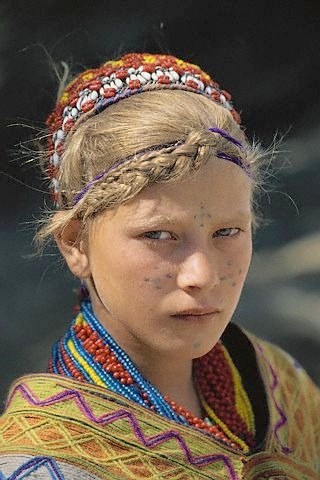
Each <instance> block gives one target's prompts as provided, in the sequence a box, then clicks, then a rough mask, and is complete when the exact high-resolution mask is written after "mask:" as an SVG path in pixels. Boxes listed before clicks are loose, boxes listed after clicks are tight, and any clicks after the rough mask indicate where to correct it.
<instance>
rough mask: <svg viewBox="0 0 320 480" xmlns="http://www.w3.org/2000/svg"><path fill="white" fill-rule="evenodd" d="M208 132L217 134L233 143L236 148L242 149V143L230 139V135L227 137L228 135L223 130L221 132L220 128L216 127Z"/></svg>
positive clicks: (232, 138)
mask: <svg viewBox="0 0 320 480" xmlns="http://www.w3.org/2000/svg"><path fill="white" fill-rule="evenodd" d="M208 130H210V132H213V133H218V134H219V135H221V137H223V138H225V139H226V140H228V141H229V142H231V143H233V144H234V145H236V146H237V147H240V148H243V145H242V143H241V142H239V140H237V139H236V138H234V137H231V135H229V133H228V132H226V131H225V130H222V129H221V128H218V127H211V128H209V129H208Z"/></svg>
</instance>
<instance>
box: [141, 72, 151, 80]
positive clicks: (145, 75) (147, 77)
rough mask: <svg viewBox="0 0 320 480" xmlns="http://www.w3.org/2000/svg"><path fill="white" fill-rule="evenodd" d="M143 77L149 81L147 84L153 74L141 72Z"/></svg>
mask: <svg viewBox="0 0 320 480" xmlns="http://www.w3.org/2000/svg"><path fill="white" fill-rule="evenodd" d="M141 76H142V77H143V78H145V79H146V80H147V82H148V81H149V80H150V78H151V74H150V73H149V72H141Z"/></svg>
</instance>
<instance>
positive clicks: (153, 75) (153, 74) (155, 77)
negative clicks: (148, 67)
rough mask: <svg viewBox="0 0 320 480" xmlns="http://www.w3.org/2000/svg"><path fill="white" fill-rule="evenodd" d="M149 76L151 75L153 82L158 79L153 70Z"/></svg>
mask: <svg viewBox="0 0 320 480" xmlns="http://www.w3.org/2000/svg"><path fill="white" fill-rule="evenodd" d="M151 77H152V80H154V81H155V82H156V81H157V80H158V75H157V74H156V73H155V72H153V73H152V74H151Z"/></svg>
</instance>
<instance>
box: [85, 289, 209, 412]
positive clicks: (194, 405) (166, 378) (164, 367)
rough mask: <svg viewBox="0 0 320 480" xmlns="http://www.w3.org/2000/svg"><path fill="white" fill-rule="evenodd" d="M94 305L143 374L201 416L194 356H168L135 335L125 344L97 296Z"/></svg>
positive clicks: (175, 399) (104, 324) (173, 398)
mask: <svg viewBox="0 0 320 480" xmlns="http://www.w3.org/2000/svg"><path fill="white" fill-rule="evenodd" d="M92 306H93V310H94V312H95V314H96V316H97V318H99V321H100V322H101V324H102V325H103V326H104V328H105V329H106V330H107V331H108V332H109V333H110V335H112V336H113V338H114V339H115V340H116V341H117V343H119V345H120V347H121V348H122V349H123V350H124V351H125V352H126V354H127V355H128V356H129V357H130V359H131V361H132V362H133V363H134V364H135V366H136V367H137V368H138V370H139V372H140V374H141V375H143V377H144V378H145V379H147V380H148V381H149V382H151V384H152V385H154V386H155V387H156V388H157V389H158V391H159V392H160V393H161V394H162V395H163V396H167V397H168V398H169V399H170V400H172V401H174V402H175V403H176V404H177V405H181V406H183V407H184V408H186V409H187V410H188V411H189V412H191V413H192V414H194V415H196V416H197V417H201V404H200V401H199V398H198V394H197V391H196V388H195V386H194V382H193V375H192V359H191V358H183V357H181V355H179V354H178V355H172V356H169V355H168V352H155V351H154V350H152V351H150V349H148V347H147V346H146V345H144V346H141V344H140V343H138V342H137V340H136V339H135V338H132V339H131V340H130V342H129V343H128V342H125V343H123V341H121V338H122V335H121V334H119V335H118V333H119V332H118V331H117V327H116V325H114V323H112V322H111V324H110V322H109V321H108V318H106V315H105V309H104V307H103V305H102V302H101V301H96V298H95V296H93V298H92ZM122 340H123V338H122Z"/></svg>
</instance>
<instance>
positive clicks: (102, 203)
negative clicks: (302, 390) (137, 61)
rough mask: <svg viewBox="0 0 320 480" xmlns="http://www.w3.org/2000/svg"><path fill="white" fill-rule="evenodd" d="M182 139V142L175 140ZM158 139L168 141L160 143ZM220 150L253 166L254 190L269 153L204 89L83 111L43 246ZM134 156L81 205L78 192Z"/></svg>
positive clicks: (148, 95)
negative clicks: (201, 92) (93, 113)
mask: <svg viewBox="0 0 320 480" xmlns="http://www.w3.org/2000/svg"><path fill="white" fill-rule="evenodd" d="M213 126H214V127H218V128H220V129H223V130H226V131H227V132H228V133H229V134H230V135H231V136H233V137H234V138H236V139H237V140H239V142H241V143H242V145H243V146H244V148H243V149H240V148H239V147H237V146H236V145H234V144H233V143H231V142H230V141H228V140H226V139H225V138H223V137H222V136H221V135H219V134H216V133H212V132H210V131H208V128H209V127H213ZM179 140H182V141H183V143H175V142H178V141H179ZM168 144H170V145H169V146H168ZM158 145H164V146H163V148H160V150H159V149H155V148H154V147H155V146H158ZM166 145H167V146H166ZM218 151H222V152H224V153H227V154H229V155H234V156H237V157H241V159H242V161H243V163H244V165H248V166H249V165H250V172H251V173H250V176H251V179H252V192H253V194H254V193H255V191H256V189H257V187H258V185H259V184H260V178H259V162H258V160H259V159H260V158H261V156H262V152H261V151H260V149H259V147H258V146H255V145H253V146H252V145H250V144H249V142H248V140H247V138H246V136H245V134H244V132H243V131H242V129H241V128H240V127H239V125H238V124H237V123H236V122H235V120H234V119H233V118H232V115H231V114H230V113H229V111H228V110H227V109H226V108H224V107H222V106H220V105H218V104H217V103H215V102H214V101H212V100H210V99H209V98H207V97H205V96H204V95H199V94H195V93H192V92H188V91H183V90H154V91H149V92H143V93H141V94H139V95H134V96H132V97H129V98H126V99H123V100H121V101H120V102H118V103H116V104H114V105H112V106H109V107H108V108H107V109H106V110H104V111H103V112H101V113H99V114H98V115H96V116H93V117H90V118H87V119H86V118H85V116H83V117H82V118H81V120H80V121H79V124H78V125H76V126H75V128H74V130H73V131H71V132H70V133H69V135H68V138H67V140H66V143H65V150H64V153H63V156H62V161H61V166H60V171H59V178H58V180H59V184H60V189H61V194H62V199H63V202H62V205H61V206H60V214H59V215H56V214H55V213H56V211H54V212H48V214H47V215H46V217H45V218H44V219H43V220H42V222H41V227H40V229H39V230H38V232H37V234H36V241H37V242H38V244H39V245H43V244H44V242H45V241H47V240H48V239H50V238H51V237H52V236H55V235H59V233H61V231H62V230H63V229H64V228H65V227H66V226H67V225H68V223H69V222H70V221H71V220H72V219H74V218H77V219H79V220H81V221H82V222H83V225H84V227H85V225H86V224H87V222H88V220H89V219H91V218H93V217H95V216H97V215H98V214H100V213H101V212H103V211H105V210H110V209H113V208H115V207H117V206H118V205H121V204H123V203H125V202H128V201H129V200H131V199H132V198H134V197H135V196H136V195H137V194H138V193H139V192H140V191H141V190H142V189H143V188H145V187H147V186H150V185H152V184H154V183H168V182H176V181H178V180H180V179H182V178H184V177H186V176H188V175H192V173H193V172H195V171H197V170H198V169H199V168H200V167H201V166H202V165H204V164H205V163H206V162H207V161H208V160H209V159H210V157H212V156H213V155H215V153H217V152H218ZM139 152H142V153H139ZM127 157H133V158H130V160H129V161H124V162H122V163H121V164H120V165H118V166H117V167H116V168H114V169H111V171H110V172H109V173H108V174H107V175H106V176H104V177H103V178H102V179H101V180H100V181H98V182H97V183H95V184H94V185H93V186H92V187H91V188H90V189H89V190H88V191H87V192H86V194H85V195H84V196H83V198H81V200H80V201H79V202H78V203H76V204H75V205H74V198H75V196H76V194H77V193H79V192H80V191H81V190H82V189H83V188H84V186H85V185H86V184H88V182H91V181H92V179H94V178H95V177H96V176H97V175H98V174H99V173H101V172H103V171H105V170H106V169H108V168H110V167H112V165H114V164H115V163H116V162H119V160H121V159H125V158H127ZM221 161H223V160H221ZM253 198H254V195H253ZM253 203H254V200H253Z"/></svg>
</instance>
